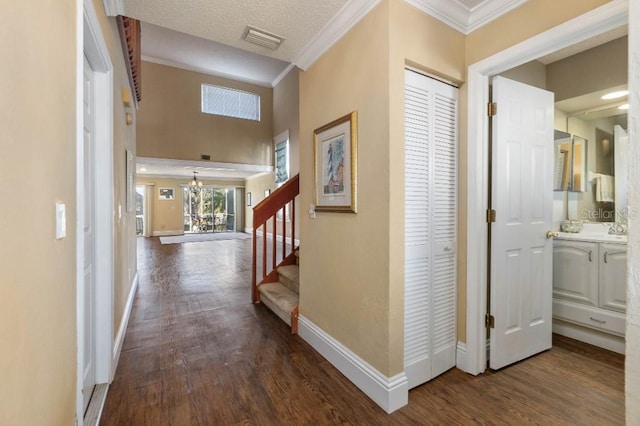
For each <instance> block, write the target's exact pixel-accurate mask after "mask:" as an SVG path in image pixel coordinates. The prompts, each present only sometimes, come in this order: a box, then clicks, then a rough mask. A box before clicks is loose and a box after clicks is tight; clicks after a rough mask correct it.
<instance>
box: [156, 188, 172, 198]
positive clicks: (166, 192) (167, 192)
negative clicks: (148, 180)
mask: <svg viewBox="0 0 640 426" xmlns="http://www.w3.org/2000/svg"><path fill="white" fill-rule="evenodd" d="M173 197H174V194H173V188H158V200H173Z"/></svg>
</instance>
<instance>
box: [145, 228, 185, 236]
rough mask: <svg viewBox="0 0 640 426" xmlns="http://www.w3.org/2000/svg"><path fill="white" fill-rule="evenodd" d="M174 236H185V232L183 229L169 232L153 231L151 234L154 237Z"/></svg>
mask: <svg viewBox="0 0 640 426" xmlns="http://www.w3.org/2000/svg"><path fill="white" fill-rule="evenodd" d="M172 235H184V231H183V230H181V229H174V230H168V231H153V232H152V233H151V236H152V237H169V236H172Z"/></svg>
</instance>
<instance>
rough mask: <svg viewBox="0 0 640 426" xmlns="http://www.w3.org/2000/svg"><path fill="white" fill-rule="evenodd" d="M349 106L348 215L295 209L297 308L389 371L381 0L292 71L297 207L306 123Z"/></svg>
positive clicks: (306, 190) (303, 184) (306, 181)
mask: <svg viewBox="0 0 640 426" xmlns="http://www.w3.org/2000/svg"><path fill="white" fill-rule="evenodd" d="M351 111H358V141H359V143H358V181H357V184H358V213H357V214H348V213H323V212H318V213H317V218H316V219H310V218H309V216H308V215H306V214H302V215H301V218H300V221H301V224H300V230H301V237H302V238H303V240H304V241H309V242H310V243H309V244H305V245H304V249H303V255H302V256H300V283H301V285H300V313H301V314H302V315H304V316H305V317H307V318H308V319H310V320H311V321H312V322H313V323H315V324H317V325H318V326H319V327H320V328H322V329H323V330H324V331H326V332H327V333H328V334H330V335H331V336H333V337H334V338H335V339H336V340H338V341H340V342H341V343H342V344H344V345H345V346H347V347H348V348H349V349H350V350H352V351H353V352H355V353H356V354H357V355H359V356H360V357H362V358H363V359H364V360H365V361H367V362H368V363H370V364H371V365H373V366H374V367H375V368H377V369H378V370H379V371H381V372H382V373H383V374H387V375H391V374H392V373H394V372H397V371H398V370H401V369H402V366H401V365H397V363H395V362H394V365H391V362H390V359H389V352H390V347H389V345H390V340H389V334H390V330H389V326H390V321H389V267H390V265H389V213H390V212H389V207H388V206H389V202H390V200H389V183H390V182H389V158H388V152H389V2H388V1H384V2H382V3H381V4H379V5H378V6H376V7H375V8H374V9H373V10H372V11H371V12H370V13H369V14H368V15H367V16H365V17H364V18H363V19H362V20H361V21H360V22H359V23H358V24H356V25H355V26H354V27H353V28H352V29H351V30H350V31H349V32H348V33H347V34H346V35H345V36H344V37H343V38H342V39H340V40H339V41H338V42H337V43H336V44H335V45H334V46H333V47H332V48H331V49H329V51H327V52H326V53H325V54H324V55H323V56H322V57H321V58H320V59H318V61H316V62H315V63H314V64H313V65H312V66H311V67H310V68H309V69H307V71H305V72H302V73H301V74H300V135H301V143H300V164H301V165H304V167H301V173H300V198H301V200H300V204H301V205H302V206H309V205H310V204H313V181H314V178H313V167H312V166H313V161H314V160H313V158H314V154H313V131H314V129H316V128H319V127H320V126H323V125H325V124H327V123H329V122H331V121H333V120H335V119H336V118H338V117H342V116H344V115H345V114H348V113H350V112H351ZM303 210H305V209H304V208H303ZM305 211H306V210H305Z"/></svg>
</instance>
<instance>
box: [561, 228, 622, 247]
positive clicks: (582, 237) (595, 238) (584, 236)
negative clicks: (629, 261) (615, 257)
mask: <svg viewBox="0 0 640 426" xmlns="http://www.w3.org/2000/svg"><path fill="white" fill-rule="evenodd" d="M556 239H557V240H574V241H590V242H594V243H620V244H626V243H627V236H626V235H609V234H603V233H600V232H598V233H594V232H584V231H582V232H576V233H574V232H558V236H557V237H556Z"/></svg>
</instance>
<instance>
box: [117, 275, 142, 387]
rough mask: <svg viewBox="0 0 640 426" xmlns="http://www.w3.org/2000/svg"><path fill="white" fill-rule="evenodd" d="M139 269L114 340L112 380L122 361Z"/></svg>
mask: <svg viewBox="0 0 640 426" xmlns="http://www.w3.org/2000/svg"><path fill="white" fill-rule="evenodd" d="M138 281H139V276H138V271H136V274H135V275H134V277H133V281H132V283H131V289H130V290H129V296H128V297H127V303H126V304H125V305H124V312H123V313H122V319H121V320H120V326H119V327H118V333H117V334H116V338H115V340H114V341H113V354H112V356H113V359H112V361H111V365H112V366H113V367H112V368H111V380H113V376H114V375H115V373H116V367H117V366H118V361H120V352H122V344H123V343H124V335H125V334H126V332H127V325H129V317H130V316H131V309H133V299H134V298H135V297H136V291H137V290H138Z"/></svg>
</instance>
